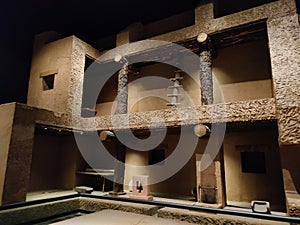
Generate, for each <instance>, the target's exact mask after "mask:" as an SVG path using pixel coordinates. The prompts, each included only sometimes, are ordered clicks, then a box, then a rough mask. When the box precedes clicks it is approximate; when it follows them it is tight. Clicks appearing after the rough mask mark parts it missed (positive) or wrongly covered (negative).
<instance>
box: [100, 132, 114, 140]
mask: <svg viewBox="0 0 300 225" xmlns="http://www.w3.org/2000/svg"><path fill="white" fill-rule="evenodd" d="M99 136H100V140H101V141H106V140H108V139H109V138H112V137H115V134H114V133H113V132H111V131H109V130H103V131H101V132H100V135H99Z"/></svg>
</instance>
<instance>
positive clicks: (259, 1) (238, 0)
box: [214, 0, 277, 18]
mask: <svg viewBox="0 0 300 225" xmlns="http://www.w3.org/2000/svg"><path fill="white" fill-rule="evenodd" d="M275 1H277V0H214V17H215V18H218V17H222V16H226V15H229V14H232V13H236V12H240V11H243V10H246V9H250V8H253V7H257V6H260V5H263V4H266V3H270V2H275Z"/></svg>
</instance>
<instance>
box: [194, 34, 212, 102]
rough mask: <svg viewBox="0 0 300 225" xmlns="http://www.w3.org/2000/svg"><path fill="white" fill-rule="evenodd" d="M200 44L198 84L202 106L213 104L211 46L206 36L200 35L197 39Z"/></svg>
mask: <svg viewBox="0 0 300 225" xmlns="http://www.w3.org/2000/svg"><path fill="white" fill-rule="evenodd" d="M197 40H198V42H199V43H200V44H201V48H200V49H201V52H200V55H199V57H200V83H201V101H202V104H203V105H210V104H213V101H214V99H213V79H212V45H211V40H210V38H209V37H208V35H207V34H205V33H201V34H199V36H198V38H197Z"/></svg>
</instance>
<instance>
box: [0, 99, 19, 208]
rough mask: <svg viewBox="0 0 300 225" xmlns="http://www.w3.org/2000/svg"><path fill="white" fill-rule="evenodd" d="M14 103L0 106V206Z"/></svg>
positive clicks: (0, 203)
mask: <svg viewBox="0 0 300 225" xmlns="http://www.w3.org/2000/svg"><path fill="white" fill-rule="evenodd" d="M14 114H15V103H10V104H5V105H0V126H1V128H0V150H1V151H0V205H2V201H3V190H4V184H5V178H6V177H5V176H6V168H7V162H8V155H9V145H10V141H11V132H12V128H13V121H14Z"/></svg>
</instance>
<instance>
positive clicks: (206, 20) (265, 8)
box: [152, 0, 296, 42]
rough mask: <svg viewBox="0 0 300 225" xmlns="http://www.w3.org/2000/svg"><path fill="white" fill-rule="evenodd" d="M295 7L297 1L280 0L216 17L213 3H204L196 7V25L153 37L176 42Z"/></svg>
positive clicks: (282, 12) (267, 16)
mask: <svg viewBox="0 0 300 225" xmlns="http://www.w3.org/2000/svg"><path fill="white" fill-rule="evenodd" d="M295 9H296V5H295V1H293V0H292V1H291V0H280V1H275V2H272V3H269V4H264V5H261V6H258V7H255V8H251V9H248V10H244V11H241V12H238V13H233V14H230V15H227V16H223V17H219V18H214V16H213V3H208V4H203V5H199V6H198V7H197V8H196V9H195V22H196V23H195V25H193V26H190V27H186V28H183V29H180V30H177V31H173V32H169V33H166V34H162V35H159V36H155V37H153V38H152V39H155V40H163V41H171V42H176V41H180V40H185V39H190V38H194V37H196V36H197V35H198V34H199V33H202V32H203V33H207V34H211V33H214V32H217V31H220V30H224V29H227V28H231V27H235V26H239V25H242V24H247V23H250V22H253V21H257V20H262V19H267V18H273V17H278V15H284V14H287V13H289V12H291V10H293V11H295Z"/></svg>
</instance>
